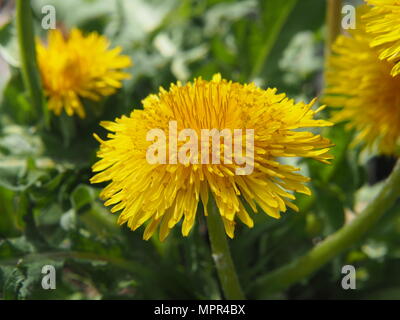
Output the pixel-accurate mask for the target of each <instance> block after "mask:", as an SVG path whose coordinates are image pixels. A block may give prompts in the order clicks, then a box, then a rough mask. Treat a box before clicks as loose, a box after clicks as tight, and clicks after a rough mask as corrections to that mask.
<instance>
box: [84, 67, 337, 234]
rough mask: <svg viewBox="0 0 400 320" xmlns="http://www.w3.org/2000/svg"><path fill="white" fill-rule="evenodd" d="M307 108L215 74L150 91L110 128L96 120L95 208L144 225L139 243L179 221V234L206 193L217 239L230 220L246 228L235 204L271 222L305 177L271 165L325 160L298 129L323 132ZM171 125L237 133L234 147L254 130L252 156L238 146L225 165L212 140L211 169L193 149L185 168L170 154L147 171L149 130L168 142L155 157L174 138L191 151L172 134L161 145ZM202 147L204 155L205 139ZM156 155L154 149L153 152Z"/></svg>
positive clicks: (320, 147) (324, 147)
mask: <svg viewBox="0 0 400 320" xmlns="http://www.w3.org/2000/svg"><path fill="white" fill-rule="evenodd" d="M312 104H313V102H311V103H310V104H304V103H297V104H296V103H294V102H293V100H289V99H288V98H286V96H285V94H276V89H268V90H262V89H260V88H257V87H256V86H255V85H254V84H246V85H241V84H239V83H233V82H231V81H227V80H224V79H221V76H220V75H219V74H217V75H215V76H214V77H213V79H212V81H205V80H202V79H201V78H198V79H196V80H194V82H193V83H190V82H189V83H187V84H186V85H181V84H180V83H179V82H178V84H176V85H175V84H172V85H171V87H170V89H169V91H166V90H164V89H162V88H161V89H160V93H159V94H157V95H150V96H148V97H147V98H146V99H144V100H143V106H144V109H143V110H134V111H133V112H132V113H131V115H130V116H129V117H126V116H123V117H121V118H118V119H116V120H115V122H102V123H101V125H102V126H103V127H104V128H106V129H107V130H109V131H111V132H112V133H110V134H109V135H108V138H109V139H108V140H106V141H103V140H101V139H100V138H98V137H97V136H96V138H97V139H98V141H99V142H100V143H101V146H100V151H99V152H98V157H100V158H101V160H100V161H98V162H97V163H96V164H95V165H94V166H93V171H94V172H100V171H101V172H100V173H97V174H96V175H95V176H94V177H93V178H92V179H91V182H92V183H99V182H104V181H110V183H109V184H108V185H107V186H106V187H105V189H104V190H103V191H102V193H101V198H102V199H104V200H107V201H106V203H105V205H113V208H112V209H111V211H112V212H116V211H119V210H122V212H121V214H120V216H119V223H120V224H123V223H125V222H127V224H128V227H130V228H131V229H132V230H135V229H137V228H138V227H139V226H141V225H142V224H144V223H145V222H146V221H147V226H146V229H145V232H144V239H149V238H150V237H151V236H152V235H153V233H154V231H155V230H156V229H157V227H158V226H160V239H161V240H163V239H165V237H166V236H167V235H168V234H169V232H170V230H171V229H172V228H173V227H174V226H175V225H176V224H177V223H178V222H179V221H181V220H182V219H183V223H182V234H183V235H184V236H187V235H188V234H189V232H190V230H191V229H192V226H193V224H194V222H195V217H196V211H197V207H198V204H199V201H202V203H203V206H204V208H205V209H206V208H207V202H208V197H209V192H210V193H211V194H212V196H213V197H214V199H215V202H216V205H217V206H218V208H219V212H220V215H221V216H222V219H223V222H224V225H225V230H226V233H227V234H228V236H229V237H233V235H234V226H235V221H236V219H237V218H239V220H241V221H242V222H243V223H245V224H246V225H247V226H248V227H252V226H253V220H252V219H251V217H250V216H249V214H248V212H247V210H246V207H245V202H246V203H247V204H248V206H249V207H250V208H252V210H253V211H254V212H257V210H258V209H259V208H261V209H262V210H263V211H264V212H265V213H267V214H268V215H270V216H272V217H274V218H279V217H280V213H281V212H284V211H286V207H287V206H288V207H291V208H293V209H295V210H296V209H297V207H296V206H295V205H294V204H292V203H291V200H293V199H295V196H294V195H293V192H300V193H304V194H310V190H309V189H308V188H307V187H306V186H305V185H304V183H305V182H307V181H308V180H309V179H308V178H306V177H304V176H302V175H300V174H299V173H297V172H296V171H298V170H299V169H298V168H295V167H292V166H290V165H285V164H281V163H280V162H279V158H281V157H309V158H314V159H317V160H319V161H322V162H328V160H329V159H331V156H330V155H329V154H328V151H329V147H330V146H331V143H330V141H329V140H327V139H325V138H323V137H321V136H320V135H318V134H314V133H312V132H310V131H307V130H305V129H304V128H308V127H323V126H329V125H331V123H330V122H327V121H324V120H315V119H313V117H314V115H315V114H316V113H317V112H318V111H319V110H317V111H313V110H312V109H311V107H312ZM171 123H175V124H176V127H177V130H178V131H179V132H183V131H182V130H183V129H186V128H190V129H193V130H194V131H195V132H196V133H198V135H199V136H200V135H201V134H200V132H202V131H203V130H205V129H209V130H213V129H216V131H218V132H219V133H221V132H222V131H224V129H227V130H228V132H232V131H233V132H234V134H233V135H234V138H236V136H239V133H238V132H239V131H235V130H239V129H240V131H241V132H246V134H245V135H244V136H243V137H242V136H240V137H239V140H240V141H242V142H243V141H248V140H247V138H248V137H249V136H250V133H248V132H250V131H251V130H254V131H253V133H254V135H253V148H252V149H251V151H252V153H247V150H246V153H245V151H244V148H243V146H244V144H245V143H244V142H243V144H242V145H241V147H240V148H238V149H234V153H235V157H234V158H235V160H234V161H232V162H230V161H228V160H229V159H228V157H226V158H225V153H224V156H223V157H222V154H223V152H224V150H226V149H228V148H229V143H228V142H227V141H229V140H226V139H223V140H222V139H219V138H218V139H217V140H216V141H217V144H218V146H219V147H220V148H219V149H218V148H217V150H219V152H220V153H219V155H221V157H222V160H221V162H220V163H219V164H218V163H214V162H212V161H211V160H210V158H209V157H208V156H207V159H208V160H210V162H209V163H208V164H207V163H206V161H203V160H204V159H203V158H200V154H201V155H203V154H202V152H203V150H201V151H199V153H196V152H193V153H192V152H190V153H189V159H190V160H195V161H192V162H189V161H186V162H185V161H182V162H180V161H178V162H177V161H175V162H174V160H176V156H174V155H173V156H170V155H169V156H168V157H169V158H168V162H167V163H166V164H159V163H158V164H157V163H156V164H149V162H148V160H147V156H146V154H147V153H148V151H149V147H150V146H151V145H153V144H154V141H147V140H149V136H148V133H149V132H151V130H152V129H155V128H157V129H158V130H161V131H162V132H166V136H168V137H169V138H168V139H166V140H165V141H162V142H165V143H166V144H167V145H166V146H165V148H164V149H165V150H167V149H169V148H171V146H172V145H173V144H174V143H175V142H176V141H178V147H179V150H180V151H179V152H181V151H182V149H181V148H183V150H185V152H184V154H186V149H184V147H185V145H186V147H187V146H188V145H193V141H189V142H188V141H187V140H185V139H183V140H182V139H181V138H182V137H180V134H179V136H178V140H174V139H171V140H170V137H171V135H172V136H174V134H175V133H174V134H172V129H171V128H172V127H171ZM246 130H247V131H246ZM216 131H214V133H213V134H212V135H211V136H212V139H213V138H214V137H215V135H217V133H216ZM225 132H227V131H225ZM175 137H176V136H175ZM224 137H225V136H224ZM202 139H203V137H202ZM174 141H175V142H174ZM204 141H206V142H205V145H206V146H207V148H206V151H207V152H208V151H210V149H209V148H208V147H209V146H210V145H211V143H210V145H207V143H209V142H210V140H209V139H207V140H205V139H204V140H203V142H204ZM213 141H214V140H213ZM222 141H223V142H222ZM235 141H236V140H235ZM158 142H159V141H158ZM164 149H163V148H161V149H159V150H158V151H159V152H160V153H163V151H165V150H164ZM169 150H170V149H169ZM242 152H243V153H242ZM238 153H240V154H241V155H244V154H245V156H244V157H245V158H246V157H247V158H246V160H248V161H249V162H253V164H254V166H253V170H251V173H249V174H247V175H243V174H240V175H239V174H238V173H237V172H238V170H237V169H240V168H243V166H244V165H243V163H239V161H237V159H240V157H239V158H236V155H237V154H238ZM209 154H211V151H210V153H209ZM199 160H202V161H199ZM242 160H243V158H242ZM205 214H207V210H205Z"/></svg>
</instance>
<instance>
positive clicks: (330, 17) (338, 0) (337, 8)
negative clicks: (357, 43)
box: [325, 0, 342, 56]
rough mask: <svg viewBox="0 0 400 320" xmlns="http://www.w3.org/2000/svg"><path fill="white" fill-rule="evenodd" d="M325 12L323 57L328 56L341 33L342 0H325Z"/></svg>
mask: <svg viewBox="0 0 400 320" xmlns="http://www.w3.org/2000/svg"><path fill="white" fill-rule="evenodd" d="M327 1H328V3H327V12H326V24H327V35H326V47H325V55H326V56H329V55H330V52H331V48H332V45H333V43H334V42H335V40H336V38H337V37H338V35H339V34H340V32H341V19H342V0H327Z"/></svg>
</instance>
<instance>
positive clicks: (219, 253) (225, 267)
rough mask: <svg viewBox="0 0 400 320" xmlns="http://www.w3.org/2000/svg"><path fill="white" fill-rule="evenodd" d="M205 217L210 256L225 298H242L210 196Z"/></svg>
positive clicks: (212, 199) (213, 201) (221, 225)
mask: <svg viewBox="0 0 400 320" xmlns="http://www.w3.org/2000/svg"><path fill="white" fill-rule="evenodd" d="M206 218H207V227H208V235H209V238H210V243H211V251H212V257H213V259H214V262H215V266H216V268H217V272H218V277H219V280H220V283H221V287H222V290H223V292H224V295H225V298H226V299H228V300H243V299H245V297H244V295H243V292H242V288H241V286H240V283H239V279H238V276H237V274H236V270H235V266H234V264H233V261H232V257H231V253H230V250H229V245H228V241H227V238H226V234H225V228H224V224H223V222H222V219H221V216H220V214H219V212H218V208H217V206H216V204H215V200H214V198H213V197H212V196H211V197H210V199H209V203H208V215H207V217H206Z"/></svg>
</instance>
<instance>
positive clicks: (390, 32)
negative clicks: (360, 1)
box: [363, 0, 400, 76]
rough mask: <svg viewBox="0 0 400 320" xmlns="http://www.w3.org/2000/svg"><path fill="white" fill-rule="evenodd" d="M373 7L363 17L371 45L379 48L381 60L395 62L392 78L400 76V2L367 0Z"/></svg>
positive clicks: (396, 0)
mask: <svg viewBox="0 0 400 320" xmlns="http://www.w3.org/2000/svg"><path fill="white" fill-rule="evenodd" d="M366 2H367V3H368V4H370V5H373V7H372V8H371V10H370V11H369V12H368V13H367V14H366V15H365V16H363V19H365V22H366V31H367V32H368V33H369V34H370V35H371V40H370V45H371V46H372V47H374V48H377V49H378V51H379V58H380V59H381V60H387V61H389V62H393V63H394V66H393V68H392V71H391V74H392V76H396V75H399V74H400V32H399V26H400V0H366Z"/></svg>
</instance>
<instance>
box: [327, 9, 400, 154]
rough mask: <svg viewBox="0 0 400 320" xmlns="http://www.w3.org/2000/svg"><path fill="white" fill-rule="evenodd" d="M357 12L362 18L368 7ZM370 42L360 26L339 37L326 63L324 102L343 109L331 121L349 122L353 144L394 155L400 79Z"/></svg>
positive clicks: (399, 125) (398, 125)
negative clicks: (354, 130)
mask: <svg viewBox="0 0 400 320" xmlns="http://www.w3.org/2000/svg"><path fill="white" fill-rule="evenodd" d="M359 10H360V15H361V13H362V12H364V11H365V10H368V8H367V7H364V6H363V7H361V8H360V9H359ZM370 41H371V35H370V34H368V33H366V30H365V24H362V23H358V27H357V29H355V30H351V31H350V36H344V35H341V36H339V38H338V39H337V41H336V42H335V44H334V45H333V48H332V52H333V55H332V56H331V57H330V59H329V61H328V71H327V76H326V78H327V89H326V94H327V97H326V98H325V99H324V103H326V104H328V105H330V106H335V107H343V109H342V110H341V111H339V112H338V113H336V114H335V115H334V117H333V119H332V120H333V121H335V122H339V121H349V122H348V125H347V126H348V128H355V129H356V131H357V132H358V135H357V136H356V138H355V141H354V144H357V143H360V142H365V146H366V147H369V148H377V149H378V150H379V151H380V152H381V153H383V154H393V153H395V152H396V148H398V146H399V137H400V91H399V88H400V76H397V77H392V76H391V74H390V72H391V70H392V69H393V66H394V63H393V62H390V61H387V60H380V59H379V50H378V49H377V48H371V47H370V45H369V43H370Z"/></svg>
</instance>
